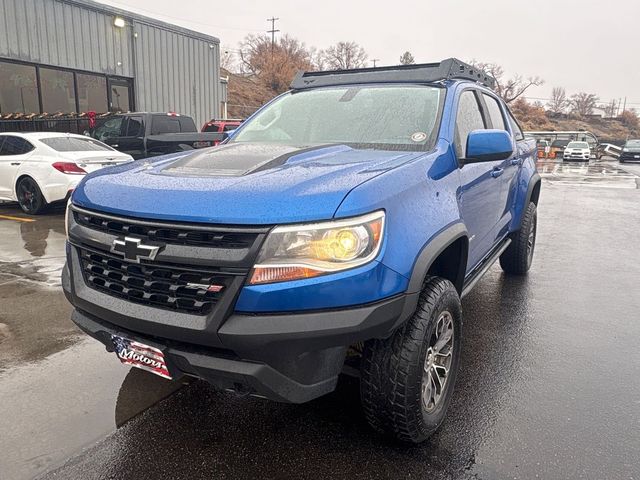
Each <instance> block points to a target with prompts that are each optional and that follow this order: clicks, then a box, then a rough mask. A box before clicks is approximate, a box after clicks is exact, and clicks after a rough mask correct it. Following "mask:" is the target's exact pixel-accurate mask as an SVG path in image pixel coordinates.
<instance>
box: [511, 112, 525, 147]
mask: <svg viewBox="0 0 640 480" xmlns="http://www.w3.org/2000/svg"><path fill="white" fill-rule="evenodd" d="M507 115H509V123H510V124H511V130H513V135H514V136H515V137H516V140H524V135H523V134H522V129H521V128H520V125H518V122H517V121H516V119H515V118H513V115H512V114H511V112H509V111H508V110H507Z"/></svg>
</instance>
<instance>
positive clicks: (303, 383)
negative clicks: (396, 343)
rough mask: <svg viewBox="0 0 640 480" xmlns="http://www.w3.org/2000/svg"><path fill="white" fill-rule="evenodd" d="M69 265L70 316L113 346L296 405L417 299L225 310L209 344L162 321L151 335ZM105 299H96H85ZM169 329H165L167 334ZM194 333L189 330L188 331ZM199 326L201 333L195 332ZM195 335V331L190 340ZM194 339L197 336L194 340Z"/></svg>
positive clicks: (327, 384)
mask: <svg viewBox="0 0 640 480" xmlns="http://www.w3.org/2000/svg"><path fill="white" fill-rule="evenodd" d="M73 270H74V264H73V263H72V264H71V269H70V268H69V264H67V265H65V268H64V270H63V275H62V277H63V278H62V280H63V281H62V286H63V290H64V293H65V295H66V296H67V298H68V299H69V301H70V302H71V303H72V304H73V305H74V306H75V307H76V308H75V310H74V312H73V314H72V320H73V321H74V322H75V323H76V324H77V325H78V326H79V327H80V328H81V329H82V330H83V331H85V332H86V333H87V334H89V335H91V336H92V337H94V338H96V339H98V340H99V341H101V342H102V343H103V344H104V345H105V346H106V347H107V349H108V350H113V345H112V343H111V335H113V334H117V335H120V336H123V337H126V338H130V339H133V340H137V341H139V342H141V343H144V344H147V345H150V346H154V347H156V348H159V349H160V350H162V351H163V352H164V354H165V357H166V359H167V363H168V366H169V371H170V373H171V374H172V376H174V377H179V376H181V375H190V376H195V377H199V378H202V379H204V380H206V381H208V382H210V383H212V384H214V385H216V386H217V387H219V388H222V389H231V390H235V391H241V392H246V393H249V394H251V395H255V396H260V397H266V398H269V399H272V400H277V401H284V402H292V403H302V402H306V401H309V400H312V399H314V398H316V397H319V396H321V395H324V394H326V393H328V392H330V391H332V390H333V389H334V388H335V385H336V382H337V379H338V375H339V373H340V372H341V370H342V367H343V364H344V360H345V355H346V351H347V348H348V346H349V345H352V344H354V343H356V342H360V341H364V340H368V339H371V338H386V337H388V336H389V335H390V334H391V332H393V330H394V329H395V328H396V327H397V326H398V325H400V324H401V323H402V322H403V321H404V320H405V319H407V318H408V317H409V316H410V315H411V314H412V313H413V311H414V310H415V307H416V305H417V301H418V297H417V294H412V295H396V296H394V297H392V298H389V299H385V300H383V301H380V302H376V303H372V304H367V305H360V306H356V307H353V308H342V309H337V310H322V311H314V312H304V313H300V312H298V313H295V312H287V313H284V314H260V315H251V314H237V313H233V314H231V315H230V316H229V317H228V318H227V319H226V320H225V321H224V322H223V323H222V324H221V325H220V327H219V329H218V330H217V332H216V333H217V335H216V344H215V345H203V344H202V342H200V341H198V342H195V341H194V342H190V341H188V340H187V341H185V339H184V338H176V336H175V335H171V330H170V329H167V328H166V326H163V325H161V324H158V325H157V327H158V328H157V329H156V330H155V331H154V333H153V334H152V333H151V330H149V329H148V328H145V330H146V331H144V332H143V333H141V329H139V328H136V325H140V323H139V322H138V320H137V319H136V318H135V317H127V316H126V315H123V314H122V311H121V310H120V309H119V308H117V305H116V304H117V300H116V299H114V298H113V297H110V296H108V295H106V294H103V293H101V292H98V291H94V290H91V289H88V287H87V286H86V285H85V284H84V281H83V279H82V276H81V275H78V272H75V274H74V273H73ZM87 295H90V297H89V298H93V299H94V300H98V299H96V298H94V297H101V296H102V297H105V298H102V299H101V300H104V301H106V302H107V304H110V305H111V306H112V308H104V304H102V306H101V305H100V303H101V302H100V301H99V300H98V301H87V299H86V298H83V297H86V296H87ZM167 333H168V334H167ZM194 334H195V332H193V331H192V332H189V335H194ZM203 334H205V332H200V336H202V335H203ZM195 338H196V337H194V339H195ZM198 340H201V338H198Z"/></svg>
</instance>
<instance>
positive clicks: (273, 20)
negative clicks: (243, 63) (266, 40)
mask: <svg viewBox="0 0 640 480" xmlns="http://www.w3.org/2000/svg"><path fill="white" fill-rule="evenodd" d="M276 20H280V19H279V18H276V17H271V18H267V22H271V30H267V33H270V34H271V59H273V47H274V45H275V43H276V33H277V32H279V31H280V30H276Z"/></svg>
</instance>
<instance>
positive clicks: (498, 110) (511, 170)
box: [481, 92, 524, 242]
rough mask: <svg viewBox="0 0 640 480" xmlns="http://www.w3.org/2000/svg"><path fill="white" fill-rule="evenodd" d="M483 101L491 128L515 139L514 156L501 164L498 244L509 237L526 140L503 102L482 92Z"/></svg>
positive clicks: (494, 237) (494, 234)
mask: <svg viewBox="0 0 640 480" xmlns="http://www.w3.org/2000/svg"><path fill="white" fill-rule="evenodd" d="M481 99H482V102H483V104H484V110H485V113H486V115H485V116H486V118H487V121H488V122H489V123H490V124H491V128H493V129H497V130H504V131H506V132H509V131H510V135H511V137H512V139H514V149H513V155H512V156H511V157H510V158H508V159H506V160H503V161H502V162H501V165H500V168H501V169H502V174H501V175H500V176H499V177H498V178H499V179H500V183H501V186H500V193H499V196H500V198H499V207H500V216H499V218H498V223H497V225H496V228H495V230H494V232H493V239H494V241H495V242H497V241H499V240H501V239H502V238H503V237H505V236H506V235H507V233H508V227H509V223H510V222H511V214H512V208H511V207H512V205H513V201H514V198H515V194H516V187H517V181H518V171H519V170H520V165H522V161H523V158H522V157H523V149H522V145H520V147H521V148H520V149H518V143H519V142H520V141H521V140H524V134H523V133H522V130H521V129H520V127H519V126H518V123H517V122H516V120H515V118H513V115H511V112H509V109H508V108H506V107H505V106H504V105H503V103H502V101H501V100H498V98H497V97H495V96H493V95H490V94H489V93H487V92H482V95H481Z"/></svg>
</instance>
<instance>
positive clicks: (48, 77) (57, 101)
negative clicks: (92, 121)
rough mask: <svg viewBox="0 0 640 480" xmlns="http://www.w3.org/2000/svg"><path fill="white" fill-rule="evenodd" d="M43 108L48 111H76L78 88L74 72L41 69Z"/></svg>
mask: <svg viewBox="0 0 640 480" xmlns="http://www.w3.org/2000/svg"><path fill="white" fill-rule="evenodd" d="M40 88H41V89H42V109H43V110H44V111H45V112H48V113H56V112H62V113H71V112H75V111H76V90H75V88H74V86H73V73H71V72H66V71H64V70H54V69H53V68H41V69H40Z"/></svg>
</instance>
